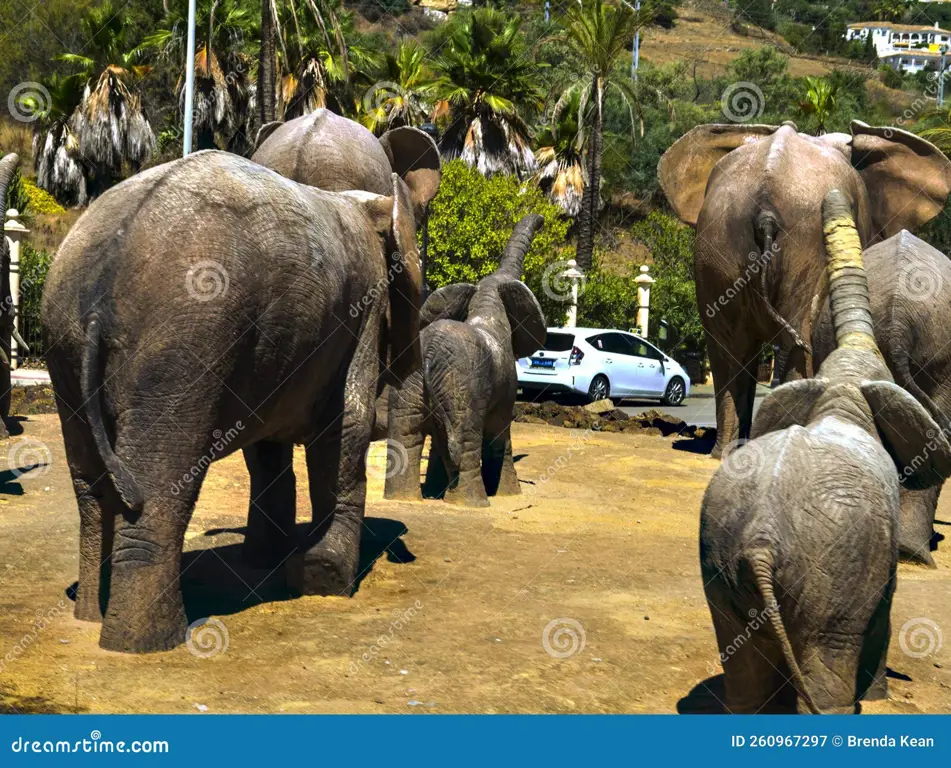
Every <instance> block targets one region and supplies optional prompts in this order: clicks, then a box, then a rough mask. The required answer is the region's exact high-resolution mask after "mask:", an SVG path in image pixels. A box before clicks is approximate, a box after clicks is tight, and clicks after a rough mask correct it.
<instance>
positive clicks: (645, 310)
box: [634, 264, 654, 339]
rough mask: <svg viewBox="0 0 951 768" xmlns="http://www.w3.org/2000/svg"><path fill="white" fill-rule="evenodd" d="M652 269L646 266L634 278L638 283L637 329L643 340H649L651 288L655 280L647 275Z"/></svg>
mask: <svg viewBox="0 0 951 768" xmlns="http://www.w3.org/2000/svg"><path fill="white" fill-rule="evenodd" d="M649 271H650V267H648V266H647V265H646V264H644V265H643V266H642V267H641V273H640V274H639V275H638V276H637V277H635V278H634V282H635V283H637V327H638V328H639V329H640V331H639V332H640V335H641V338H644V339H646V338H647V331H648V330H649V319H650V306H651V286H652V285H653V284H654V278H653V277H651V276H650V275H649V274H647V273H648V272H649Z"/></svg>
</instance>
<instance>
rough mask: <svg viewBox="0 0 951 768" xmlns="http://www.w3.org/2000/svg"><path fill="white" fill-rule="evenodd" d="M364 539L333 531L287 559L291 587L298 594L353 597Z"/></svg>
mask: <svg viewBox="0 0 951 768" xmlns="http://www.w3.org/2000/svg"><path fill="white" fill-rule="evenodd" d="M359 562H360V540H359V536H357V537H356V538H354V537H352V536H350V535H346V534H337V532H336V531H334V530H330V531H328V532H327V535H325V536H324V538H323V539H321V540H320V541H319V542H318V543H317V544H314V545H313V546H311V547H309V548H308V549H306V550H304V551H302V552H295V553H294V554H293V555H291V557H290V558H289V559H288V561H287V570H286V578H287V587H288V589H290V590H291V591H292V592H294V593H296V594H298V595H320V596H323V597H332V596H340V597H350V596H351V595H352V594H353V591H354V588H355V586H356V581H357V575H358V574H357V571H358V566H359Z"/></svg>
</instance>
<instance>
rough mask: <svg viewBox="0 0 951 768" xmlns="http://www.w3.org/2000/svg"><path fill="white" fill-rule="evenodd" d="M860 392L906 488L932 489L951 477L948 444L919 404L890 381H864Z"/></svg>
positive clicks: (949, 446)
mask: <svg viewBox="0 0 951 768" xmlns="http://www.w3.org/2000/svg"><path fill="white" fill-rule="evenodd" d="M861 389H862V394H864V395H865V399H866V400H868V404H869V406H870V407H871V409H872V415H873V417H874V419H875V426H877V427H878V433H879V436H880V437H881V438H882V444H883V445H884V446H885V450H887V451H888V453H889V454H890V455H891V457H892V459H894V461H895V466H896V467H898V474H899V479H900V480H901V483H902V485H904V487H905V488H908V489H910V490H923V489H925V488H931V487H932V486H934V485H938V484H940V483H942V482H943V481H944V479H945V478H946V477H948V476H949V475H951V444H949V443H948V439H947V437H946V436H945V434H944V431H943V430H942V429H941V427H939V426H938V424H937V422H936V421H935V420H934V419H933V418H931V415H930V414H929V413H928V412H927V411H926V410H925V409H924V407H923V406H922V405H921V403H919V402H918V401H917V400H915V398H913V397H912V396H911V395H909V394H908V393H907V392H906V391H905V390H904V389H902V388H901V387H899V386H898V385H897V384H892V382H890V381H865V382H862V384H861Z"/></svg>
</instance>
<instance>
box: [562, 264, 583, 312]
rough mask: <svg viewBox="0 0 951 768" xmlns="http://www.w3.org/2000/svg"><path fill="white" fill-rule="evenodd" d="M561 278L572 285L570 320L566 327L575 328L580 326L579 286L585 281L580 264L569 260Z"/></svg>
mask: <svg viewBox="0 0 951 768" xmlns="http://www.w3.org/2000/svg"><path fill="white" fill-rule="evenodd" d="M559 277H561V278H562V279H563V280H568V281H569V282H570V283H571V294H570V302H571V303H570V304H569V305H568V320H567V321H566V323H565V327H566V328H575V327H577V325H578V284H579V283H580V282H581V281H582V280H584V272H582V271H581V270H580V269H578V262H576V261H575V260H574V259H568V264H567V269H566V270H565V271H564V272H562V273H561V275H559Z"/></svg>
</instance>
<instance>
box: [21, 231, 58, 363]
mask: <svg viewBox="0 0 951 768" xmlns="http://www.w3.org/2000/svg"><path fill="white" fill-rule="evenodd" d="M52 263H53V255H52V254H50V253H48V252H47V251H38V250H36V249H35V248H33V247H32V246H31V245H30V244H29V243H24V244H23V247H22V249H21V251H20V308H19V320H18V327H19V329H20V334H21V335H22V336H23V340H24V341H25V342H26V343H27V344H29V346H30V357H33V358H36V357H40V356H42V354H43V352H44V348H43V334H42V332H41V330H40V301H41V299H42V298H43V283H44V282H46V275H47V273H48V272H49V271H50V264H52Z"/></svg>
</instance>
